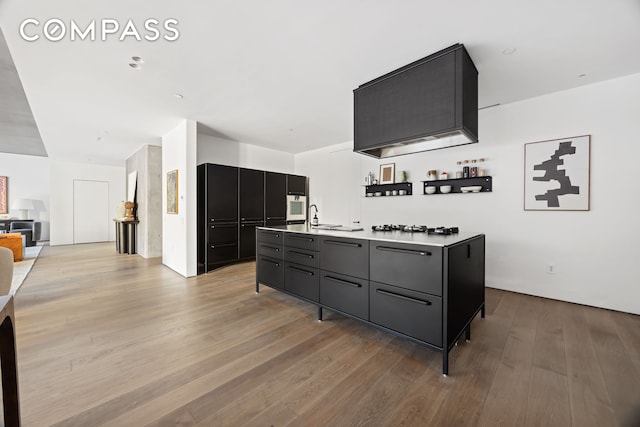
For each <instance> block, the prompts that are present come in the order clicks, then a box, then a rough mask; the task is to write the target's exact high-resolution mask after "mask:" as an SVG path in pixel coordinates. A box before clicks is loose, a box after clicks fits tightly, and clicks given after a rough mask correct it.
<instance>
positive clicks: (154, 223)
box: [127, 145, 163, 258]
mask: <svg viewBox="0 0 640 427" xmlns="http://www.w3.org/2000/svg"><path fill="white" fill-rule="evenodd" d="M131 172H137V192H136V204H137V207H136V214H137V219H138V221H140V223H139V224H138V226H137V227H136V252H137V253H138V254H139V255H140V256H141V257H143V258H153V257H159V256H161V255H162V177H163V175H162V147H158V146H156V145H145V146H143V147H142V148H140V149H139V150H138V151H136V152H135V153H134V154H133V155H131V157H129V158H128V159H127V176H129V174H130V173H131Z"/></svg>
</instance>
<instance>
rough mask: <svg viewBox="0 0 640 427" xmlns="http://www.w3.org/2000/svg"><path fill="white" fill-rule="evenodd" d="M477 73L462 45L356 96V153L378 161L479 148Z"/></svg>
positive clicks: (372, 83)
mask: <svg viewBox="0 0 640 427" xmlns="http://www.w3.org/2000/svg"><path fill="white" fill-rule="evenodd" d="M477 135H478V71H477V70H476V68H475V65H474V64H473V61H472V60H471V57H470V56H469V54H468V53H467V51H466V49H465V48H464V46H463V45H461V44H456V45H453V46H451V47H448V48H447V49H444V50H441V51H439V52H436V53H434V54H432V55H429V56H427V57H426V58H423V59H420V60H418V61H416V62H413V63H411V64H409V65H406V66H404V67H402V68H399V69H397V70H395V71H392V72H390V73H388V74H385V75H384V76H381V77H379V78H377V79H375V80H372V81H370V82H368V83H365V84H363V85H361V86H360V87H358V88H357V89H356V90H354V136H355V138H354V151H356V152H360V153H362V154H367V155H370V156H373V157H377V158H384V157H393V156H399V155H403V154H410V153H417V152H421V151H427V150H436V149H440V148H446V147H452V146H457V145H463V144H471V143H475V142H478V136H477Z"/></svg>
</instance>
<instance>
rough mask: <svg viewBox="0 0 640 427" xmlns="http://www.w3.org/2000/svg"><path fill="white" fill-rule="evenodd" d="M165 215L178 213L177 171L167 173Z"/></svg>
mask: <svg viewBox="0 0 640 427" xmlns="http://www.w3.org/2000/svg"><path fill="white" fill-rule="evenodd" d="M167 213H168V214H177V213H178V170H177V169H176V170H173V171H171V172H167Z"/></svg>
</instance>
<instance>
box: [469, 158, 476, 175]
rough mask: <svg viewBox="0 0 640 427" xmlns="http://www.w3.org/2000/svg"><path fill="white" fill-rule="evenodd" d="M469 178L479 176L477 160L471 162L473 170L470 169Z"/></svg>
mask: <svg viewBox="0 0 640 427" xmlns="http://www.w3.org/2000/svg"><path fill="white" fill-rule="evenodd" d="M469 176H470V177H471V178H475V177H477V176H478V166H476V159H473V160H471V168H469Z"/></svg>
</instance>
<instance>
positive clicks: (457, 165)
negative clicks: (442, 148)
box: [456, 160, 462, 178]
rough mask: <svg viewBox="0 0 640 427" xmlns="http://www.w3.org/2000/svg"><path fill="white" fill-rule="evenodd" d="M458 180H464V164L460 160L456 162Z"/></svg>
mask: <svg viewBox="0 0 640 427" xmlns="http://www.w3.org/2000/svg"><path fill="white" fill-rule="evenodd" d="M456 178H462V162H461V161H460V160H458V161H457V162H456Z"/></svg>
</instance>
